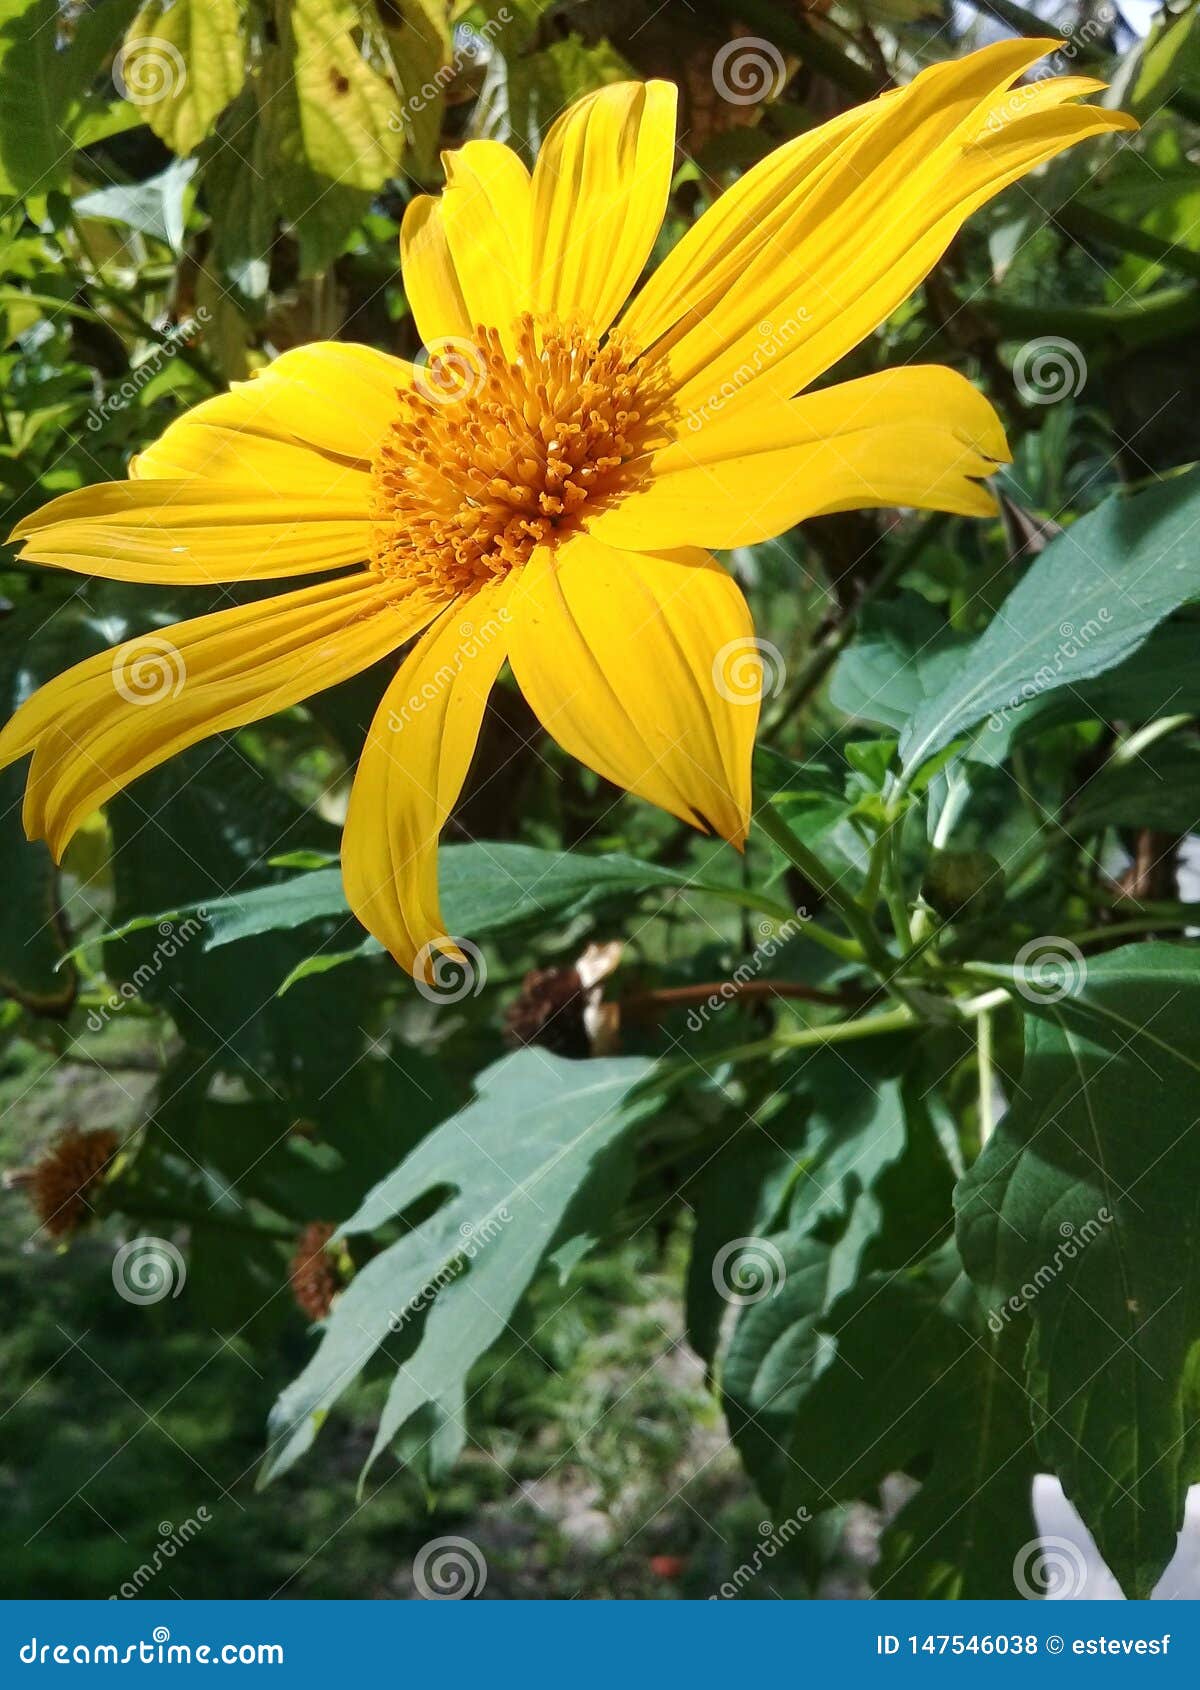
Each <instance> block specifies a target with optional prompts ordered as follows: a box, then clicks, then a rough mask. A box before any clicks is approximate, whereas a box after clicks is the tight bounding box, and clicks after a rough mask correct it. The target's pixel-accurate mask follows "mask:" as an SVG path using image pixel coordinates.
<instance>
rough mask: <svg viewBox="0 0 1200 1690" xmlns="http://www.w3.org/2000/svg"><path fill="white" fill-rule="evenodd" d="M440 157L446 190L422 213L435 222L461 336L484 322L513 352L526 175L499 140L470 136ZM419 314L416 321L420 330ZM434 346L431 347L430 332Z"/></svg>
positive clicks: (527, 199)
mask: <svg viewBox="0 0 1200 1690" xmlns="http://www.w3.org/2000/svg"><path fill="white" fill-rule="evenodd" d="M442 157H443V162H444V164H445V168H446V191H445V193H444V194H443V195H442V197H441V199H440V200H437V201H435V202H434V207H433V209H432V210H431V211H430V212H429V213H428V216H429V217H430V218H431V219H437V220H438V221H440V224H441V229H442V236H443V239H444V251H445V254H446V257H447V260H448V262H449V263H450V264H452V265H453V268H454V274H455V277H456V280H457V285H458V293H459V294H460V295H461V297H462V302H463V308H464V310H465V313H466V316H467V318H468V319H469V324H470V327H469V329H468V330H467V334H468V336H469V335H470V334H472V333H473V332H474V328H475V325H476V324H479V323H484V324H487V325H488V326H489V327H492V328H497V329H499V330H500V331H501V333H502V336H503V339H504V344H505V347H506V349H507V350H508V352H509V353H515V351H516V339H515V336H514V335H513V332H512V328H513V324H514V323H515V322H516V320H517V318H518V317H519V316H520V315H521V313H522V312H523V311H528V310H529V307H530V297H529V229H530V212H531V205H532V197H531V194H530V186H529V172H528V171H527V170H526V168H525V166H524V165H523V164H522V163H521V160H520V159H519V158H518V157H517V155H516V153H514V152H513V151H512V149H511V148H510V147H505V146H502V145H501V144H500V143H499V142H498V141H468V142H467V143H466V145H465V146H463V147H460V148H459V149H458V150H457V151H456V152H450V153H444V154H443V155H442ZM424 314H425V313H424V311H422V313H421V314H420V315H418V319H417V321H418V326H419V327H421V328H422V330H423V324H422V320H421V319H422V316H423V315H424ZM453 332H455V333H457V332H458V331H457V330H455V331H453ZM430 338H431V337H427V344H429V343H430ZM432 344H433V345H434V346H435V347H436V344H437V337H436V336H434V337H432Z"/></svg>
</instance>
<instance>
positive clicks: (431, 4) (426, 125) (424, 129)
mask: <svg viewBox="0 0 1200 1690" xmlns="http://www.w3.org/2000/svg"><path fill="white" fill-rule="evenodd" d="M380 15H381V17H382V19H383V22H384V25H385V27H386V30H387V42H388V46H389V48H390V50H391V55H392V64H393V68H394V70H395V75H396V80H397V82H398V83H399V85H400V92H401V94H402V95H403V96H404V99H403V103H402V106H401V114H402V116H403V121H404V128H405V131H406V133H407V136H408V141H409V147H410V150H411V154H412V163H411V168H412V169H413V170H414V171H415V172H416V173H418V174H422V173H424V172H426V171H428V170H429V169H430V168H431V167H432V165H433V163H434V160H435V158H436V155H437V146H438V141H439V139H440V137H441V133H442V119H443V117H444V115H445V110H446V94H445V88H446V80H447V79H446V77H445V76H444V74H441V73H444V71H445V69H446V67H447V66H448V65H450V64H452V62H453V43H452V41H451V37H450V30H449V27H448V25H447V22H446V6H445V0H385V3H384V4H381V6H380Z"/></svg>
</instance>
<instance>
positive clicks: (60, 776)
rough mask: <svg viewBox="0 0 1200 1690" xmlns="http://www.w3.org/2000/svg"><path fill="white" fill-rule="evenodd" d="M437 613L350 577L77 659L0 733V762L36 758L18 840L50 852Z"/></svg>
mask: <svg viewBox="0 0 1200 1690" xmlns="http://www.w3.org/2000/svg"><path fill="white" fill-rule="evenodd" d="M437 608H438V607H437V604H436V602H435V601H432V600H430V599H429V598H428V597H423V596H422V597H418V596H417V595H411V594H410V595H408V596H405V595H403V594H401V593H399V592H398V591H397V589H396V587H395V585H394V583H391V582H387V581H383V580H381V579H380V578H379V577H378V576H374V575H367V574H361V575H354V576H348V577H346V578H344V579H342V580H338V581H327V582H323V583H322V584H321V585H320V586H316V587H306V588H304V589H302V590H301V591H299V592H295V593H285V594H281V595H280V596H279V597H277V598H270V599H264V600H262V601H260V602H259V603H257V604H250V605H238V606H236V607H234V608H233V609H231V610H221V611H217V612H216V613H215V614H213V615H211V616H201V617H197V618H196V619H195V620H193V621H190V622H178V623H176V624H174V626H172V627H167V628H161V629H157V630H155V631H154V632H153V633H151V634H145V635H139V636H135V637H134V638H132V639H129V640H126V641H125V642H124V644H123V645H120V646H116V647H114V648H113V649H112V650H111V651H102V652H99V653H98V654H97V655H96V656H95V657H89V658H88V659H87V660H86V661H85V662H83V663H77V664H76V665H75V667H74V668H73V669H68V670H67V671H66V673H65V674H62V675H59V676H58V677H57V678H56V679H55V680H53V681H50V682H49V683H48V684H47V685H46V686H44V687H42V688H41V689H40V691H38V692H36V693H34V695H33V697H32V698H30V699H29V700H28V701H27V702H26V703H25V704H23V705H22V706H21V708H20V709H19V710H18V711H17V713H16V715H15V716H13V718H12V719H11V721H9V722H8V724H7V725H6V726H5V728H4V730H3V732H0V766H3V765H5V764H7V763H10V762H12V761H13V760H14V759H15V758H17V757H22V756H24V755H25V754H26V753H27V752H29V751H32V752H33V754H34V755H33V763H32V766H31V768H30V771H29V784H28V786H27V788H26V793H25V813H24V814H25V828H26V832H27V833H28V834H29V837H30V838H31V839H38V838H44V839H46V840H47V842H48V843H49V845H50V848H51V850H52V851H53V852H54V854H55V856H56V857H57V856H61V854H62V852H63V850H64V849H65V848H66V846H67V843H68V842H69V840H70V838H71V836H72V834H73V833H74V832H75V831H76V829H77V828H78V827H79V826H80V824H81V823H82V822H84V821H86V819H87V818H88V816H90V815H91V814H92V812H93V811H94V810H97V809H98V808H99V807H100V805H101V804H103V803H104V802H105V800H106V799H108V798H110V797H111V796H112V794H113V793H114V792H119V791H120V790H121V788H122V787H124V786H127V785H128V784H129V782H130V781H132V780H135V779H136V778H137V776H138V775H140V774H143V773H145V771H146V770H147V769H151V768H154V767H156V766H157V765H158V764H159V763H162V762H165V760H166V759H167V758H168V757H171V756H173V755H174V754H175V752H177V751H181V750H183V748H184V747H185V746H188V745H193V744H195V743H196V741H197V740H201V739H205V738H207V737H208V736H209V735H210V734H214V733H218V732H222V731H224V730H228V729H231V728H237V727H242V726H244V725H245V723H247V722H253V721H256V720H258V719H259V718H260V717H263V716H268V715H270V714H271V713H272V712H273V711H276V710H282V709H285V708H286V707H287V706H288V705H291V704H295V703H296V702H297V701H298V700H299V699H302V698H308V697H309V696H310V695H311V694H313V693H315V692H320V691H322V689H323V688H325V687H329V686H332V685H334V683H335V682H337V681H341V680H345V679H346V677H347V676H349V675H354V674H357V673H358V672H359V671H360V670H362V669H365V668H367V666H368V665H369V664H371V663H374V662H375V661H376V660H377V659H379V658H381V657H383V656H385V655H386V654H387V653H388V652H389V651H392V650H394V649H395V647H397V646H398V645H400V644H402V643H403V641H404V640H406V639H408V638H409V637H410V636H411V635H412V634H414V633H415V632H416V631H417V630H418V629H419V628H421V627H423V626H424V624H425V623H426V622H428V620H429V619H430V617H431V616H433V615H434V614H435V612H436V610H437Z"/></svg>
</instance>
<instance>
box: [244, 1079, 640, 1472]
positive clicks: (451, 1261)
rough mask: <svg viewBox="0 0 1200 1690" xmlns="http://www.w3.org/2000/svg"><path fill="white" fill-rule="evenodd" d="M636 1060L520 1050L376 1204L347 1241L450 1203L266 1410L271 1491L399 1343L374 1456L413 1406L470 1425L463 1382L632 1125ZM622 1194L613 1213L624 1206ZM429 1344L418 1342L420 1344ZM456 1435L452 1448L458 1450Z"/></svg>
mask: <svg viewBox="0 0 1200 1690" xmlns="http://www.w3.org/2000/svg"><path fill="white" fill-rule="evenodd" d="M651 1067H652V1064H651V1063H649V1062H647V1061H644V1060H642V1059H640V1058H633V1057H620V1058H606V1059H601V1060H597V1061H590V1062H568V1061H565V1060H564V1059H562V1058H560V1057H553V1056H550V1055H548V1054H547V1053H545V1052H543V1051H535V1050H522V1051H518V1052H516V1053H515V1054H514V1055H512V1056H510V1057H506V1058H505V1059H504V1060H503V1061H501V1062H498V1063H496V1064H495V1065H494V1066H493V1067H491V1068H489V1069H487V1070H485V1072H484V1073H482V1074H481V1075H480V1076H479V1079H478V1096H477V1098H476V1100H475V1101H474V1102H473V1103H471V1104H469V1105H468V1107H467V1108H466V1109H464V1110H461V1111H460V1112H459V1114H457V1115H455V1116H453V1117H452V1118H451V1119H450V1120H448V1121H446V1122H444V1123H443V1124H442V1126H440V1127H438V1128H437V1129H436V1130H435V1131H434V1132H432V1133H431V1134H430V1135H429V1137H428V1138H426V1139H425V1140H424V1141H423V1142H422V1143H421V1144H420V1145H418V1147H417V1149H416V1150H415V1151H414V1152H413V1153H412V1154H411V1155H410V1156H409V1157H408V1158H407V1159H406V1160H405V1161H404V1162H402V1163H401V1164H400V1166H399V1167H398V1168H397V1169H396V1171H395V1172H394V1173H392V1174H390V1175H389V1176H388V1177H387V1179H385V1180H383V1181H382V1182H381V1183H380V1184H379V1185H377V1186H376V1187H375V1188H374V1190H373V1191H371V1192H369V1193H368V1195H367V1197H366V1199H365V1200H364V1202H363V1204H362V1206H361V1207H360V1209H359V1210H358V1212H357V1213H356V1214H355V1215H353V1216H352V1217H351V1218H350V1220H348V1221H347V1222H346V1223H345V1225H344V1227H343V1228H342V1232H343V1234H357V1233H368V1232H374V1231H376V1230H377V1229H378V1228H380V1227H383V1226H385V1225H387V1224H389V1223H390V1222H393V1221H394V1220H395V1219H396V1218H397V1217H398V1216H400V1215H401V1214H403V1213H404V1212H405V1211H411V1210H412V1209H413V1208H414V1205H416V1204H418V1203H420V1202H421V1201H422V1200H428V1199H429V1198H430V1197H432V1196H433V1195H435V1194H438V1193H449V1195H448V1196H446V1197H445V1200H444V1201H443V1202H441V1203H440V1204H439V1205H438V1207H437V1208H436V1209H435V1210H434V1211H433V1213H432V1214H429V1215H427V1216H426V1218H425V1219H423V1220H420V1221H419V1222H418V1223H417V1224H416V1225H415V1226H413V1227H412V1228H411V1230H409V1231H407V1232H405V1233H404V1234H403V1236H402V1237H400V1238H399V1239H398V1240H397V1241H396V1242H395V1243H392V1244H389V1245H388V1246H387V1247H386V1248H384V1249H383V1250H381V1251H380V1253H379V1254H378V1255H377V1256H375V1257H373V1258H372V1260H371V1261H370V1262H368V1263H367V1265H366V1266H365V1267H364V1268H363V1269H362V1270H361V1271H360V1272H359V1273H358V1274H356V1276H355V1278H354V1279H353V1280H352V1281H351V1283H350V1285H349V1286H348V1287H347V1289H346V1291H345V1292H344V1293H343V1294H342V1296H341V1297H340V1298H339V1299H338V1301H337V1302H336V1303H335V1305H334V1308H333V1311H332V1313H331V1315H330V1318H329V1321H328V1323H327V1325H326V1329H325V1333H324V1336H323V1337H322V1340H321V1344H320V1347H319V1348H318V1350H317V1352H316V1354H315V1355H314V1356H313V1358H312V1360H311V1361H310V1362H309V1364H308V1366H307V1367H306V1368H305V1369H304V1371H303V1373H301V1375H300V1376H299V1378H298V1379H296V1380H295V1381H294V1383H293V1384H291V1385H289V1386H288V1388H287V1389H286V1390H285V1391H284V1392H283V1394H282V1395H281V1396H280V1398H279V1400H278V1402H277V1403H276V1405H275V1408H274V1410H273V1411H272V1414H271V1420H270V1453H269V1455H268V1457H267V1460H266V1464H265V1466H264V1470H263V1480H264V1482H266V1481H267V1480H270V1479H272V1478H275V1477H277V1476H278V1474H280V1473H282V1472H285V1471H286V1470H287V1468H288V1467H290V1466H291V1465H292V1464H293V1463H294V1462H295V1461H296V1460H297V1459H298V1458H299V1456H300V1455H302V1454H303V1453H304V1451H305V1450H306V1449H308V1447H309V1446H310V1445H311V1443H312V1440H313V1438H314V1437H315V1435H316V1432H317V1429H318V1427H319V1425H320V1423H321V1421H322V1420H323V1419H324V1417H325V1416H326V1415H327V1414H328V1412H329V1409H330V1407H331V1406H332V1404H333V1403H334V1402H336V1400H337V1399H338V1397H339V1396H340V1395H341V1394H342V1392H343V1391H344V1390H345V1389H346V1388H347V1386H348V1385H349V1384H350V1383H351V1382H352V1381H353V1379H354V1378H355V1377H356V1375H357V1374H358V1373H359V1372H360V1371H361V1369H362V1368H363V1367H364V1366H365V1365H366V1363H367V1361H368V1360H369V1359H370V1358H371V1356H372V1355H374V1354H375V1352H376V1351H377V1350H379V1349H381V1348H384V1350H385V1353H388V1352H387V1345H388V1339H389V1336H391V1335H393V1334H395V1335H397V1336H399V1337H401V1338H404V1337H406V1336H407V1337H408V1340H409V1342H408V1344H407V1346H406V1354H405V1357H404V1364H403V1366H402V1367H401V1369H400V1371H399V1372H398V1373H397V1375H396V1379H395V1381H394V1383H393V1385H392V1388H391V1391H390V1393H389V1395H388V1400H387V1403H386V1406H385V1408H384V1412H383V1417H382V1419H381V1421H380V1425H379V1428H378V1431H377V1433H376V1436H375V1442H374V1445H373V1448H372V1452H371V1456H370V1458H369V1460H374V1458H375V1456H377V1455H378V1454H379V1452H380V1450H381V1449H383V1448H384V1447H386V1445H387V1444H388V1443H390V1442H391V1440H392V1439H393V1438H394V1437H395V1436H396V1434H397V1433H398V1432H399V1431H400V1430H401V1428H402V1427H403V1426H404V1425H405V1423H406V1422H407V1421H408V1420H409V1419H411V1417H412V1416H413V1415H414V1414H416V1413H417V1412H418V1411H419V1410H422V1409H426V1408H430V1407H431V1408H432V1409H433V1410H434V1412H435V1413H437V1414H439V1415H440V1418H441V1419H442V1421H443V1422H444V1423H445V1424H446V1425H447V1426H449V1427H454V1426H455V1425H456V1424H457V1425H460V1424H461V1405H462V1401H463V1391H464V1385H465V1381H466V1377H467V1374H468V1372H469V1370H470V1369H471V1367H472V1366H473V1365H474V1363H475V1362H476V1361H477V1360H478V1359H479V1357H480V1356H481V1355H483V1353H484V1352H485V1350H487V1349H488V1348H489V1347H490V1346H491V1345H492V1344H493V1343H494V1342H495V1341H496V1339H497V1338H498V1337H500V1335H501V1333H502V1332H503V1331H504V1328H505V1325H506V1323H507V1321H508V1318H509V1316H510V1315H511V1314H512V1312H513V1310H514V1308H515V1307H516V1304H517V1302H518V1300H519V1298H520V1297H521V1295H522V1293H523V1292H524V1291H525V1288H526V1287H527V1285H528V1284H529V1282H530V1280H531V1279H532V1277H533V1275H534V1273H535V1272H536V1271H537V1268H538V1266H539V1264H540V1263H541V1262H542V1261H543V1259H544V1258H545V1257H546V1256H547V1254H548V1252H549V1251H550V1250H551V1248H552V1247H553V1246H555V1245H556V1244H557V1245H561V1244H562V1243H564V1242H565V1241H566V1240H565V1238H562V1237H560V1236H559V1233H560V1228H561V1227H562V1225H563V1222H564V1219H565V1217H566V1216H567V1215H568V1213H569V1210H570V1207H571V1204H572V1202H573V1201H574V1200H576V1199H577V1197H578V1196H579V1194H580V1193H581V1191H582V1190H583V1189H584V1188H585V1186H586V1184H587V1182H588V1179H589V1176H590V1175H591V1174H592V1172H593V1170H594V1169H595V1168H596V1166H597V1164H598V1163H600V1162H601V1160H602V1158H603V1157H604V1155H605V1153H606V1152H607V1151H609V1150H610V1149H611V1148H612V1147H613V1146H614V1145H615V1144H616V1142H617V1141H618V1140H619V1139H620V1137H621V1136H622V1135H623V1134H624V1133H626V1132H627V1131H629V1129H630V1127H631V1125H632V1124H633V1121H634V1119H635V1118H636V1109H635V1106H634V1105H633V1104H632V1103H631V1101H630V1094H631V1092H632V1091H633V1088H634V1087H635V1086H637V1085H638V1084H639V1082H640V1081H642V1080H644V1079H645V1078H646V1076H647V1075H648V1074H649V1072H650V1070H651ZM620 1196H621V1192H620V1191H619V1190H613V1191H612V1192H611V1193H610V1201H611V1202H612V1203H614V1204H615V1203H616V1202H618V1201H619V1200H620ZM414 1333H417V1334H419V1335H418V1336H417V1337H416V1340H415V1342H413V1341H412V1334H414ZM455 1442H456V1440H455V1439H453V1438H452V1439H451V1446H452V1447H453V1445H454V1443H455Z"/></svg>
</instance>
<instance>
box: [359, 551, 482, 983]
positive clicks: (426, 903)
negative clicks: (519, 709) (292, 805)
mask: <svg viewBox="0 0 1200 1690" xmlns="http://www.w3.org/2000/svg"><path fill="white" fill-rule="evenodd" d="M511 580H512V577H509V578H508V579H506V580H503V581H500V582H498V583H497V584H496V585H494V586H488V587H484V588H482V589H481V590H480V591H479V592H478V593H475V594H474V595H473V596H472V597H470V598H459V599H456V600H455V602H454V603H453V604H452V605H450V606H449V608H448V609H447V610H446V611H445V612H444V613H443V614H442V615H441V616H440V617H439V619H438V620H437V622H435V623H434V625H433V627H432V628H430V629H429V631H428V632H427V633H426V634H425V635H424V637H423V638H422V639H420V640H419V641H418V642H417V644H416V646H414V648H413V650H412V651H411V652H410V653H409V655H408V657H407V658H406V659H405V661H404V662H403V663H402V664H401V666H400V668H399V670H398V671H397V672H396V676H395V679H394V680H393V681H392V683H391V685H390V686H389V687H388V690H387V692H386V693H385V694H384V697H383V702H382V704H381V705H380V706H379V710H378V712H377V713H376V716H375V720H374V721H373V722H372V723H371V728H370V732H369V733H368V735H367V743H366V745H365V746H364V748H363V754H362V759H361V761H360V762H359V765H358V773H357V775H356V776H355V779H354V789H353V791H352V793H351V796H350V811H349V814H348V816H347V817H346V831H345V834H344V835H343V839H342V877H343V879H344V881H345V885H346V897H347V899H348V901H349V904H350V907H351V909H352V910H353V911H354V913H355V915H357V917H358V919H359V920H360V921H361V922H362V924H363V926H364V927H365V928H366V929H367V930H368V932H370V933H373V934H374V936H375V937H376V938H377V939H378V940H379V942H380V943H381V944H382V945H385V946H386V947H387V949H388V950H389V951H390V952H391V953H392V955H393V956H394V957H395V959H396V961H397V962H398V963H399V964H400V965H401V967H403V968H407V969H408V970H409V972H410V973H413V974H415V975H416V976H417V978H418V979H424V980H433V979H435V978H436V976H435V973H434V968H435V959H436V956H437V954H439V953H440V954H444V955H446V956H449V957H452V958H455V959H457V960H462V953H461V952H460V951H459V949H458V947H457V946H456V945H455V943H454V941H453V939H452V938H450V937H449V936H448V935H447V933H446V926H445V922H444V921H443V920H442V913H441V908H440V906H439V903H438V885H437V843H438V835H439V834H440V832H441V830H442V825H443V823H444V822H445V820H446V817H447V816H448V815H449V813H450V810H451V808H452V806H453V804H454V801H455V799H456V798H457V797H458V794H459V792H460V791H461V789H462V784H463V781H464V780H465V779H466V775H467V770H468V768H469V767H470V763H471V756H472V754H473V752H474V750H475V742H476V740H477V739H478V737H479V727H480V723H481V722H482V720H483V712H484V708H485V706H486V704H487V699H488V694H489V692H490V691H491V689H492V683H493V682H494V681H495V679H496V676H497V674H498V673H499V671H500V665H501V664H502V663H503V662H504V656H505V649H506V645H507V639H508V632H509V626H510V624H509V612H508V596H509V593H510V591H511V587H510V583H511Z"/></svg>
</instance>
